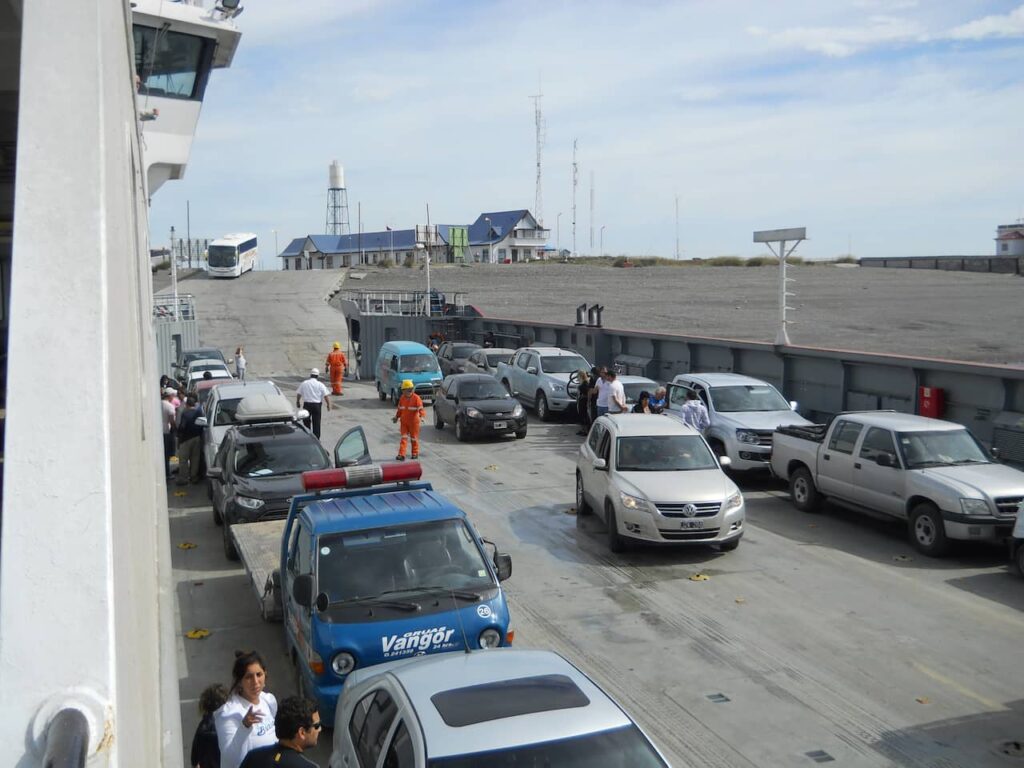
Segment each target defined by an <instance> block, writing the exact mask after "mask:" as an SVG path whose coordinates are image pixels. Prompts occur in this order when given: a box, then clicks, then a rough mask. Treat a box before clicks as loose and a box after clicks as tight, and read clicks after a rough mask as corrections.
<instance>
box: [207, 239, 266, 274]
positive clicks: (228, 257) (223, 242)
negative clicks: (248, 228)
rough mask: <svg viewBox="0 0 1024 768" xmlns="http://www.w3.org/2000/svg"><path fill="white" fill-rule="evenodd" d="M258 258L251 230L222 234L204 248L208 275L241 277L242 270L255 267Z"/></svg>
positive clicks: (246, 270)
mask: <svg viewBox="0 0 1024 768" xmlns="http://www.w3.org/2000/svg"><path fill="white" fill-rule="evenodd" d="M258 258H259V256H258V254H257V252H256V235H254V234H252V233H251V232H243V233H241V234H236V235H224V237H221V238H219V239H217V240H214V241H213V242H212V243H210V245H209V246H207V249H206V264H207V271H208V272H209V274H210V277H241V276H242V273H243V272H250V271H252V270H254V269H256V260H257V259H258Z"/></svg>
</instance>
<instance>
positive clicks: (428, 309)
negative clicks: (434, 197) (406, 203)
mask: <svg viewBox="0 0 1024 768" xmlns="http://www.w3.org/2000/svg"><path fill="white" fill-rule="evenodd" d="M425 237H426V239H427V317H430V314H431V309H432V307H431V301H430V241H431V240H432V238H431V237H430V203H427V231H426V234H425Z"/></svg>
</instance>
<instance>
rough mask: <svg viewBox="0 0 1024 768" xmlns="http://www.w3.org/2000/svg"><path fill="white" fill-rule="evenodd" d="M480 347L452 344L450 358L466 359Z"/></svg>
mask: <svg viewBox="0 0 1024 768" xmlns="http://www.w3.org/2000/svg"><path fill="white" fill-rule="evenodd" d="M478 349H480V347H478V346H477V345H476V344H453V345H452V357H458V358H466V357H469V356H470V355H472V354H473V353H474V352H476V351H477V350H478Z"/></svg>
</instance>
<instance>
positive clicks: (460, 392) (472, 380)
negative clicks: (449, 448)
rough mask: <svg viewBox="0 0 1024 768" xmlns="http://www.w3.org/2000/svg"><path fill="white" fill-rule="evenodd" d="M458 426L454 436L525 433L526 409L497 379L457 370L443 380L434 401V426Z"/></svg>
mask: <svg viewBox="0 0 1024 768" xmlns="http://www.w3.org/2000/svg"><path fill="white" fill-rule="evenodd" d="M445 424H452V425H454V427H455V439H456V440H459V441H464V440H467V439H468V438H470V437H479V436H481V435H507V434H509V433H515V436H516V437H517V438H519V439H520V440H521V439H522V438H524V437H526V411H525V410H524V409H523V406H521V405H520V404H519V401H518V400H516V399H515V398H514V397H512V395H510V394H509V393H508V391H507V390H506V389H505V388H504V387H503V386H501V384H500V383H499V382H498V380H497V379H495V378H493V377H491V376H486V375H484V374H482V373H458V374H455V375H454V376H449V377H448V378H446V379H445V380H444V381H443V382H441V389H440V392H439V393H438V395H437V399H436V400H435V401H434V426H435V427H437V428H438V429H444V425H445Z"/></svg>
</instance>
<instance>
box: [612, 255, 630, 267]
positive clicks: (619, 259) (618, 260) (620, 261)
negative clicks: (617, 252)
mask: <svg viewBox="0 0 1024 768" xmlns="http://www.w3.org/2000/svg"><path fill="white" fill-rule="evenodd" d="M628 262H629V259H627V258H626V257H625V256H616V257H615V260H614V261H613V262H612V266H613V267H624V266H626V264H627V263H628Z"/></svg>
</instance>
